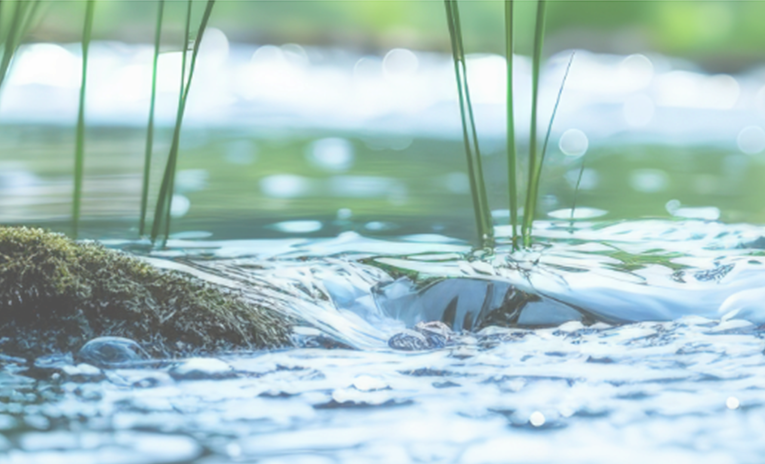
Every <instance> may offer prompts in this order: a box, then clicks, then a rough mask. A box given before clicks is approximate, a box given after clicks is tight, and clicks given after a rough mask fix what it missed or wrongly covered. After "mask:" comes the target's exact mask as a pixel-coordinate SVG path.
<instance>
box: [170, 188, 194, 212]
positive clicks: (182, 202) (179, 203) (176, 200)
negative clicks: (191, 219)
mask: <svg viewBox="0 0 765 464" xmlns="http://www.w3.org/2000/svg"><path fill="white" fill-rule="evenodd" d="M190 208H191V200H189V199H188V198H186V197H185V196H184V195H181V194H180V193H176V194H175V195H173V199H172V201H171V203H170V216H172V217H174V218H179V217H183V216H185V215H186V213H188V212H189V209H190Z"/></svg>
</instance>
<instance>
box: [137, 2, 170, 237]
mask: <svg viewBox="0 0 765 464" xmlns="http://www.w3.org/2000/svg"><path fill="white" fill-rule="evenodd" d="M164 11H165V0H159V11H158V12H157V27H156V30H155V32H154V57H153V60H152V65H151V97H150V99H149V123H148V125H147V129H146V152H145V155H144V162H143V179H142V183H141V212H140V215H141V216H140V218H139V220H138V234H139V235H143V234H144V231H145V229H146V209H147V208H148V204H149V176H150V174H151V155H152V150H153V148H154V105H155V102H156V99H157V64H158V63H159V42H160V39H161V37H162V16H163V14H164Z"/></svg>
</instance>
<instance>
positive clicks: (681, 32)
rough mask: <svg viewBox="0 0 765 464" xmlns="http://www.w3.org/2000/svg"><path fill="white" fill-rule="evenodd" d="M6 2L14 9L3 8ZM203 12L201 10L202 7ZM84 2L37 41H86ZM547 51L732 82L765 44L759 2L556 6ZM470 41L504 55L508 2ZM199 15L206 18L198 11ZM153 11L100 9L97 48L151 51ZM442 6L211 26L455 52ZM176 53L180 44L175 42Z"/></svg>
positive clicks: (525, 9)
mask: <svg viewBox="0 0 765 464" xmlns="http://www.w3.org/2000/svg"><path fill="white" fill-rule="evenodd" d="M6 1H7V0H6ZM195 1H197V2H198V3H202V2H201V0H195ZM515 3H516V5H517V6H516V8H517V16H516V18H517V21H516V27H517V34H516V37H517V40H518V51H519V52H520V53H523V54H528V53H529V49H530V47H531V38H532V34H531V31H532V28H533V14H534V8H535V2H534V1H529V0H518V1H516V2H515ZM78 4H82V5H84V2H78V1H57V2H50V5H49V8H50V12H49V14H48V15H47V16H46V17H45V19H44V20H43V21H42V22H41V24H40V25H39V26H38V27H37V28H35V30H34V31H33V32H32V34H31V36H30V40H36V41H53V42H61V41H64V42H66V41H71V42H76V41H78V40H79V37H80V33H81V22H82V12H81V11H80V8H78V6H82V5H78ZM168 4H169V5H170V8H169V9H168V12H167V15H168V18H169V19H170V21H171V23H174V24H175V34H174V35H175V37H173V34H171V33H170V32H169V31H168V34H167V35H166V39H167V41H168V43H171V42H172V39H173V38H176V39H177V38H178V37H180V31H181V27H180V25H181V23H182V20H181V16H182V13H183V11H184V8H185V2H184V1H181V0H171V1H169V2H168ZM548 4H549V7H548V11H549V16H548V23H547V33H548V37H547V40H546V48H547V50H548V52H549V53H554V52H555V51H558V50H563V49H572V48H583V49H587V50H591V51H595V52H607V53H617V54H630V53H636V52H646V51H656V52H659V53H663V54H668V55H674V56H681V57H685V58H689V59H691V60H693V61H695V62H697V63H699V64H700V65H702V66H704V67H705V68H706V69H707V70H710V71H715V72H721V71H725V72H734V71H737V70H740V69H742V68H743V67H746V66H748V65H750V64H751V63H753V62H756V61H759V60H760V59H761V58H762V56H763V44H765V27H763V26H762V20H763V18H765V2H762V1H746V0H745V1H735V0H727V1H707V0H701V1H699V0H678V1H622V0H620V1H610V0H597V1H578V0H567V1H549V2H548ZM460 7H461V9H462V12H463V31H464V35H465V41H466V47H467V49H468V51H469V52H470V51H472V52H476V51H481V52H495V53H503V51H504V49H503V39H502V38H503V27H504V25H503V2H501V1H498V0H491V1H481V0H463V1H462V2H460ZM197 10H201V5H200V7H198V8H197ZM155 14H156V4H155V2H152V1H135V0H101V1H99V2H98V10H97V13H96V21H95V25H94V34H93V35H94V39H95V40H99V39H102V40H105V39H109V40H120V41H125V42H142V43H148V42H150V41H151V40H152V34H153V18H154V15H155ZM444 21H445V19H444V9H443V2H441V1H440V0H429V1H417V0H408V1H400V0H380V1H366V0H358V1H326V0H305V1H298V0H280V1H251V0H219V1H218V2H216V6H215V11H214V13H213V18H212V20H211V26H213V27H218V28H220V29H222V30H223V31H225V32H226V34H227V35H228V36H229V38H230V39H231V41H232V42H252V43H289V42H293V43H300V44H316V45H323V46H340V47H343V48H348V49H351V50H357V51H366V52H374V51H384V50H388V49H390V48H393V47H396V46H406V47H408V48H412V49H420V50H439V51H448V47H449V42H448V40H449V39H448V33H447V31H446V28H445V25H444ZM173 43H177V40H176V41H175V42H173Z"/></svg>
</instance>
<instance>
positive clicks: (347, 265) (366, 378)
mask: <svg viewBox="0 0 765 464" xmlns="http://www.w3.org/2000/svg"><path fill="white" fill-rule="evenodd" d="M499 231H500V237H499V246H498V247H497V248H496V250H495V251H494V252H493V253H491V254H484V253H480V252H475V251H473V250H472V249H471V247H470V245H469V244H468V243H465V242H463V241H460V240H456V239H450V238H448V237H445V236H437V235H427V236H424V235H413V236H402V237H398V238H396V239H379V238H368V237H363V236H361V235H359V234H356V233H353V232H348V233H344V234H341V235H340V236H338V237H336V238H330V239H289V240H287V239H274V240H250V241H230V240H229V241H226V240H224V241H204V240H189V239H186V240H183V239H175V240H171V241H170V242H169V243H168V247H167V249H166V250H164V251H159V252H158V251H155V252H150V251H148V249H147V248H146V245H145V244H144V243H142V242H130V241H120V240H113V241H111V242H108V244H109V245H110V246H112V247H115V248H119V249H123V250H129V251H132V252H135V253H138V254H139V255H143V256H145V257H146V259H148V260H150V261H151V262H152V263H154V264H157V265H160V266H163V267H167V268H175V269H179V270H181V271H184V272H189V273H192V274H195V275H197V276H198V277H201V278H204V279H206V280H208V281H210V282H213V283H216V284H219V285H225V286H232V287H235V288H239V289H241V290H243V291H244V292H245V295H246V297H247V298H250V299H252V301H253V302H254V303H256V302H257V301H258V299H263V298H267V299H269V301H272V302H276V304H277V306H278V307H279V308H281V309H282V310H283V311H286V312H288V313H291V314H293V315H296V316H299V317H300V318H301V319H302V320H303V321H304V323H303V324H301V327H298V328H296V330H295V334H294V341H295V344H296V347H295V348H290V349H283V350H275V351H264V352H254V353H244V352H242V353H225V354H221V355H220V356H216V357H214V358H194V359H182V360H158V362H153V363H148V364H147V363H137V364H134V365H121V366H102V367H96V366H93V365H89V364H83V363H78V362H75V361H74V360H73V358H72V356H71V355H57V356H46V357H43V358H39V359H37V360H35V361H34V362H33V363H31V364H27V363H26V362H24V360H19V359H15V358H11V357H7V356H0V366H2V367H1V368H0V432H1V433H2V435H0V463H2V464H6V463H7V464H11V463H13V464H17V463H24V464H26V463H45V464H50V463H58V462H61V463H69V462H77V463H83V464H85V463H98V464H110V463H120V464H123V463H192V462H193V463H205V464H211V463H223V462H245V463H269V464H274V463H310V464H313V463H341V462H348V463H359V462H370V463H372V462H379V463H391V462H395V463H409V462H412V463H416V462H438V463H441V462H443V463H451V462H460V463H493V462H497V463H499V462H523V463H531V462H574V463H601V462H602V463H610V462H614V459H615V456H618V458H617V459H618V461H619V462H627V463H629V462H635V463H637V462H645V461H646V460H655V461H658V462H677V463H683V462H693V463H707V462H709V463H728V462H731V463H733V462H736V463H747V462H751V463H755V462H759V461H760V459H761V456H762V454H763V453H764V452H765V444H763V441H762V440H761V439H760V431H761V430H762V429H763V427H765V419H764V418H763V417H765V415H763V407H765V395H764V394H763V391H765V390H764V389H765V369H763V364H765V358H764V357H763V348H765V342H763V332H762V331H761V330H760V328H759V325H760V324H762V322H763V311H762V307H761V305H760V302H761V301H762V297H761V294H762V292H761V290H760V289H759V288H758V282H760V281H761V280H762V276H763V272H765V269H764V268H763V266H762V264H763V263H762V261H763V251H762V248H763V239H762V236H763V234H764V233H765V229H764V228H761V227H756V226H750V225H724V224H721V223H717V222H709V221H666V220H645V221H632V222H615V223H614V222H612V223H592V222H575V223H574V224H572V225H570V224H568V223H566V222H558V221H554V222H541V223H538V224H537V225H536V233H537V235H538V237H539V241H538V244H537V245H536V246H535V247H534V248H533V249H531V250H529V251H526V252H523V253H515V254H510V253H509V250H508V249H507V248H508V245H507V237H506V236H505V237H503V236H502V232H503V231H504V232H505V235H506V233H507V230H505V229H502V228H501V227H500V228H499ZM253 289H257V290H253ZM518 292H525V293H527V294H529V295H531V294H533V295H537V298H536V299H534V298H530V299H529V298H527V299H526V300H528V301H526V300H518V299H516V300H513V301H515V303H514V305H515V306H513V305H510V304H509V303H508V301H509V300H512V298H514V297H513V295H515V294H517V293H518ZM518 301H521V302H522V304H521V309H520V310H516V309H517V307H518V305H517V303H518ZM434 320H444V321H446V322H447V323H448V324H449V325H450V326H452V328H454V329H455V330H454V331H452V330H450V329H448V328H446V327H445V326H441V325H433V324H430V325H425V324H423V323H424V322H429V321H434ZM467 321H470V322H467ZM498 322H499V323H500V324H499V325H497V323H498ZM471 324H472V326H471V327H470V328H471V329H472V330H466V325H471ZM434 334H435V335H434ZM396 339H398V340H399V341H401V340H405V341H406V340H409V341H412V340H415V341H416V340H425V341H427V342H428V343H430V344H429V345H428V344H426V345H422V344H420V345H418V344H417V343H414V344H413V343H408V344H400V343H399V344H397V343H394V342H393V340H396ZM434 340H435V342H434ZM159 361H161V362H159Z"/></svg>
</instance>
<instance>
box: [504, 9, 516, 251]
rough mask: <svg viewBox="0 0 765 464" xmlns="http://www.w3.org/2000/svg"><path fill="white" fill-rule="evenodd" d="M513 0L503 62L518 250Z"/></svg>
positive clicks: (509, 179)
mask: <svg viewBox="0 0 765 464" xmlns="http://www.w3.org/2000/svg"><path fill="white" fill-rule="evenodd" d="M514 48H515V47H514V46H513V0H505V60H506V63H507V105H506V110H507V184H508V194H509V200H510V225H511V227H512V228H513V234H512V249H513V250H517V249H518V185H517V179H518V174H517V164H518V161H517V157H518V154H517V151H516V145H515V114H514V111H513V108H514V102H513V50H514Z"/></svg>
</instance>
